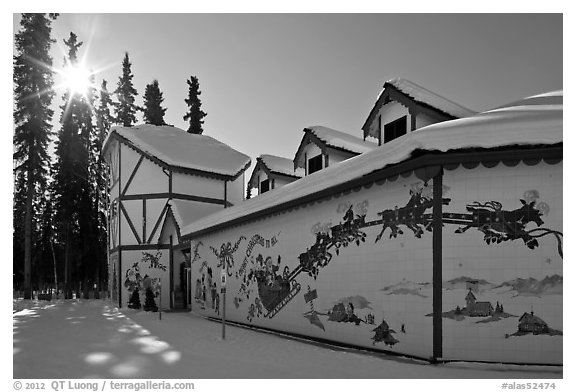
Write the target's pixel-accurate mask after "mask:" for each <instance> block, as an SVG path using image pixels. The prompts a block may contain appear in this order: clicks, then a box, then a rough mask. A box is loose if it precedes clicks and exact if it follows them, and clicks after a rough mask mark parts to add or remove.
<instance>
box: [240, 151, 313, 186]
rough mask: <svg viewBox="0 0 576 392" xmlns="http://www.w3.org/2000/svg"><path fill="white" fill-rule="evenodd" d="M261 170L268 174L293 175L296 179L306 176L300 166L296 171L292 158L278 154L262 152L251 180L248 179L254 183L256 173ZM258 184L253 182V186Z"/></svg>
mask: <svg viewBox="0 0 576 392" xmlns="http://www.w3.org/2000/svg"><path fill="white" fill-rule="evenodd" d="M260 170H263V171H264V172H266V174H268V176H273V175H278V176H286V177H292V178H293V179H295V180H296V179H298V178H302V177H303V176H304V170H303V169H300V168H298V169H296V171H294V162H293V161H292V160H291V159H288V158H283V157H279V156H276V155H269V154H262V155H260V156H259V157H258V158H256V166H254V170H253V171H252V175H251V176H250V180H248V183H249V184H252V182H253V180H255V178H254V175H255V174H256V173H258V172H259V171H260ZM256 185H257V184H253V185H252V186H256Z"/></svg>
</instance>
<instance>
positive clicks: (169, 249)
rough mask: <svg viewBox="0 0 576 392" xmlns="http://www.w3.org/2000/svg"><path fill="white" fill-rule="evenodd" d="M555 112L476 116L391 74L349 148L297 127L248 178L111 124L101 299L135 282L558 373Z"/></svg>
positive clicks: (187, 144)
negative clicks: (289, 153)
mask: <svg viewBox="0 0 576 392" xmlns="http://www.w3.org/2000/svg"><path fill="white" fill-rule="evenodd" d="M562 117H563V93H562V92H561V91H558V92H550V93H545V94H540V95H537V96H533V97H528V98H524V99H521V100H519V101H516V102H513V103H511V104H509V105H503V106H501V107H499V108H496V109H493V110H488V111H485V112H481V113H476V112H474V111H472V110H470V109H467V108H465V107H463V106H461V105H459V104H457V103H455V102H453V101H450V100H449V99H446V98H444V97H442V96H441V95H438V94H436V93H433V92H431V91H430V90H427V89H425V88H423V87H421V86H419V85H418V84H416V83H413V82H411V81H408V80H405V79H392V80H389V81H388V82H386V83H385V84H384V86H383V88H382V91H381V92H380V95H379V96H378V98H377V100H376V103H375V104H374V107H373V108H372V109H371V110H370V113H369V115H368V117H367V119H366V121H365V122H364V124H363V125H362V131H361V135H357V136H358V137H356V136H354V135H352V134H351V133H347V132H342V131H337V130H334V129H331V128H328V127H323V126H309V127H305V128H304V135H303V138H302V141H301V143H300V146H299V148H298V151H297V152H296V154H295V156H294V159H293V160H290V159H289V158H282V157H275V156H272V155H267V154H263V155H261V156H260V157H259V158H258V159H257V164H256V167H255V168H254V171H253V172H252V175H250V177H246V176H245V173H246V171H247V169H248V167H249V166H250V158H249V157H247V156H246V155H244V154H242V153H240V152H238V151H235V150H234V149H232V148H230V147H228V146H225V145H223V144H222V143H220V142H218V141H216V140H214V139H212V138H210V137H208V136H200V137H198V136H195V135H189V134H186V133H185V132H184V131H182V130H179V129H177V128H174V127H154V126H151V125H143V126H138V127H134V128H122V127H116V128H113V129H112V131H111V133H110V135H109V136H108V139H107V141H106V143H105V147H104V152H103V154H104V156H105V157H106V159H107V161H108V162H109V164H110V168H111V173H112V176H111V184H110V185H111V186H110V190H111V208H110V212H109V217H110V231H109V233H110V239H109V242H110V247H109V248H110V249H109V264H110V269H109V271H110V274H111V276H110V280H109V281H110V282H111V284H112V285H113V287H111V290H112V292H113V293H115V294H114V299H115V301H117V303H118V305H119V306H121V307H124V306H127V304H128V301H129V299H130V295H131V294H132V293H133V292H134V291H135V290H136V289H137V288H138V289H140V292H142V288H143V285H142V280H143V277H144V276H146V275H147V276H148V277H149V278H150V279H151V282H152V283H151V285H154V287H157V292H158V293H159V294H158V297H159V298H158V303H159V305H160V306H161V307H163V308H177V307H184V308H189V309H190V310H191V311H193V312H196V313H198V314H201V315H203V316H207V317H212V318H216V319H217V318H220V317H222V312H221V310H222V307H223V303H222V301H224V300H226V302H227V303H226V305H227V306H226V318H227V319H229V320H232V321H234V322H237V323H240V324H245V325H250V326H257V327H262V328H266V329H269V330H275V331H279V332H282V333H288V334H296V335H300V336H306V337H308V338H310V339H320V340H322V341H332V342H334V343H337V344H345V345H348V346H353V347H360V348H364V349H369V350H376V351H382V352H394V353H397V354H402V355H406V356H411V357H414V358H421V359H424V360H429V361H433V362H434V361H451V360H455V361H460V360H463V361H488V362H508V363H522V364H561V363H562V354H563V349H562V346H563V337H562V331H561V329H562V325H563V314H562V301H563V295H562V293H563V229H562V227H563V204H562V203H563V201H562V177H563V176H562V174H563V169H562V160H563V150H562V148H563V133H562V132H563V119H562ZM165 132H168V134H167V133H165ZM166 135H169V137H165V136H166ZM218 154H220V155H218ZM246 180H249V181H248V182H249V187H251V188H253V189H258V193H259V194H258V195H257V196H256V197H252V198H250V199H245V195H246V192H245V190H246V188H245V182H246ZM222 271H223V272H222ZM221 273H224V274H226V276H227V277H228V278H227V295H226V299H224V297H223V296H221V295H220V291H221V288H222V287H221V283H220V279H218V278H217V277H219V276H220V274H221ZM139 277H140V278H139ZM112 282H113V283H112ZM526 309H531V312H530V313H528V312H527V311H526ZM536 315H537V316H536ZM544 320H546V321H544Z"/></svg>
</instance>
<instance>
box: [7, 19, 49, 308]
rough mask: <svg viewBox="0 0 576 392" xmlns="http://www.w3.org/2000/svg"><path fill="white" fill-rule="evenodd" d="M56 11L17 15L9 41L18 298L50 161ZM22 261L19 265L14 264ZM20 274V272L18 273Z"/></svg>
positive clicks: (27, 286) (27, 273)
mask: <svg viewBox="0 0 576 392" xmlns="http://www.w3.org/2000/svg"><path fill="white" fill-rule="evenodd" d="M57 16H58V14H48V15H46V14H22V19H21V21H20V26H21V27H20V30H19V32H18V33H17V34H16V36H15V40H14V46H15V52H16V55H15V56H14V63H13V64H14V73H13V82H14V136H13V143H14V150H13V151H14V154H13V161H14V176H13V178H14V202H13V213H14V230H13V248H14V249H13V250H14V252H13V258H14V259H13V263H14V274H15V276H17V277H18V278H23V280H24V297H25V298H30V296H31V277H32V257H33V251H34V250H33V246H34V244H33V238H35V237H36V235H35V227H34V222H36V221H37V219H38V216H39V214H40V211H39V209H38V208H39V206H40V203H38V199H39V196H41V195H43V193H44V192H45V190H46V187H47V183H46V176H47V170H48V167H49V164H50V157H49V155H48V144H49V142H50V137H51V133H52V131H51V124H50V122H51V120H52V115H53V114H54V111H53V110H52V109H50V105H51V103H52V98H53V96H54V92H53V90H52V86H53V84H54V82H53V71H52V69H51V67H52V57H51V56H50V47H51V44H52V43H53V42H54V40H53V39H52V38H51V37H50V34H51V31H52V28H51V23H52V21H53V20H55V19H56V18H57ZM22 259H23V260H24V266H23V268H22V266H21V265H20V263H21V260H22ZM22 275H23V276H22Z"/></svg>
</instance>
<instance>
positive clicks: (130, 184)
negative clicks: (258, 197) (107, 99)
mask: <svg viewBox="0 0 576 392" xmlns="http://www.w3.org/2000/svg"><path fill="white" fill-rule="evenodd" d="M102 154H103V156H104V158H105V159H106V161H107V163H108V165H109V167H110V188H109V189H110V208H109V241H108V242H109V274H110V277H109V284H110V285H111V286H112V287H111V292H112V293H113V299H114V301H116V302H117V303H118V305H119V306H120V307H123V306H125V305H126V304H127V302H128V299H129V294H130V291H131V290H132V289H134V288H135V287H140V286H142V282H141V280H142V279H143V277H144V276H145V275H149V276H150V277H151V278H152V279H153V280H154V282H153V283H154V284H155V286H157V287H159V288H160V292H161V295H162V297H161V301H162V306H163V307H166V308H168V307H177V306H186V305H188V304H189V303H190V301H189V298H187V297H186V295H185V294H186V293H187V292H188V291H189V290H188V288H189V287H190V285H189V282H188V281H187V278H186V275H185V269H186V268H187V267H186V263H185V257H186V255H185V253H184V252H182V250H185V251H189V249H188V248H189V247H187V246H184V247H183V244H182V243H181V229H182V227H184V226H186V225H187V224H189V223H191V222H194V221H196V220H198V219H200V218H202V217H204V216H206V215H210V214H212V213H214V212H216V211H219V210H221V209H224V208H227V207H231V206H233V205H235V204H238V203H239V202H241V201H242V200H243V199H244V172H245V170H246V169H247V168H248V166H249V165H250V158H249V157H248V156H246V155H244V154H242V153H240V152H238V151H236V150H234V149H232V148H230V147H228V146H227V145H225V144H223V143H221V142H219V141H217V140H215V139H213V138H211V137H209V136H204V135H193V134H190V133H187V132H185V131H183V130H181V129H179V128H176V127H171V126H153V125H139V126H134V127H128V128H127V127H112V129H111V130H110V133H109V135H108V137H107V139H106V140H105V142H104V146H103V149H102ZM138 277H140V278H138ZM140 292H141V293H142V294H143V290H142V287H140ZM188 297H189V296H188Z"/></svg>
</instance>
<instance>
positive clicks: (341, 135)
mask: <svg viewBox="0 0 576 392" xmlns="http://www.w3.org/2000/svg"><path fill="white" fill-rule="evenodd" d="M304 132H310V133H312V134H314V135H315V136H316V137H317V138H318V139H320V140H321V141H323V142H324V143H325V144H326V145H327V146H329V147H333V148H338V149H341V150H346V151H350V152H353V153H357V154H362V153H365V152H368V151H371V150H373V149H375V148H377V147H378V145H377V144H376V143H372V142H370V141H366V140H364V139H361V138H359V137H356V136H353V135H350V134H349V133H346V132H341V131H337V130H335V129H332V128H328V127H324V126H321V125H315V126H312V127H306V128H304Z"/></svg>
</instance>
